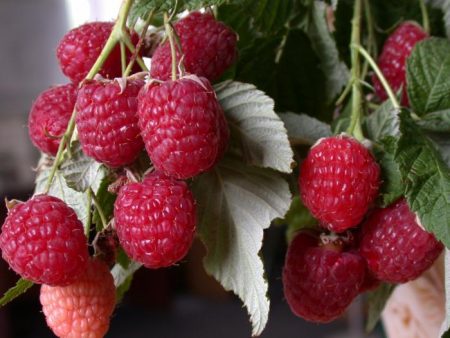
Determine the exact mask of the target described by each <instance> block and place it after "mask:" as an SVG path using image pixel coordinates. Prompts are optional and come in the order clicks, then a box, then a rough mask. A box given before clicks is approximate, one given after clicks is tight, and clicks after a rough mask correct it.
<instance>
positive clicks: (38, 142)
mask: <svg viewBox="0 0 450 338" xmlns="http://www.w3.org/2000/svg"><path fill="white" fill-rule="evenodd" d="M76 99H77V87H76V86H74V85H73V84H66V85H61V86H55V87H51V88H49V89H47V90H46V91H44V92H42V93H41V94H40V95H39V96H38V97H37V99H36V101H34V103H33V106H32V107H31V111H30V116H29V118H28V133H29V135H30V138H31V141H32V142H33V144H34V145H35V146H36V147H37V148H38V149H39V150H40V151H42V152H44V153H46V154H48V155H52V156H55V155H56V153H57V152H58V147H59V141H60V138H61V136H62V135H63V134H64V132H65V131H66V129H67V124H68V123H69V119H70V116H71V115H72V112H73V107H74V106H75V100H76Z"/></svg>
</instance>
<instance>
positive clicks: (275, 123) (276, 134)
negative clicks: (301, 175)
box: [215, 81, 294, 173]
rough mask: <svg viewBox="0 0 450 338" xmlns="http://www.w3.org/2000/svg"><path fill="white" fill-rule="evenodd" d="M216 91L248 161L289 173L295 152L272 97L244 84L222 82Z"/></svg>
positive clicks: (232, 130) (216, 86)
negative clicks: (275, 109) (276, 111)
mask: <svg viewBox="0 0 450 338" xmlns="http://www.w3.org/2000/svg"><path fill="white" fill-rule="evenodd" d="M215 90H216V93H217V98H218V100H219V102H220V104H221V106H222V107H223V109H224V112H225V115H226V117H227V119H228V123H229V126H230V129H231V132H232V133H234V135H235V136H236V137H237V138H238V139H239V142H240V146H241V149H242V152H243V155H244V158H245V160H246V161H247V163H249V164H253V165H255V166H259V167H265V168H273V169H276V170H279V171H281V172H285V173H290V172H292V168H291V165H292V163H293V162H294V160H293V156H294V153H293V152H292V149H291V146H290V144H289V140H288V137H287V131H286V128H285V127H284V124H283V121H281V120H280V118H279V117H278V115H277V114H276V113H275V112H274V103H273V100H272V99H271V98H270V97H268V96H267V95H265V94H264V93H263V92H262V91H260V90H258V89H256V87H255V86H253V85H251V84H247V83H240V82H232V81H225V82H222V83H219V84H217V85H215Z"/></svg>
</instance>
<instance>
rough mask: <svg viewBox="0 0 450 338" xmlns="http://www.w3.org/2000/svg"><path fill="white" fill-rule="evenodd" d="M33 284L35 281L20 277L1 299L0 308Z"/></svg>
mask: <svg viewBox="0 0 450 338" xmlns="http://www.w3.org/2000/svg"><path fill="white" fill-rule="evenodd" d="M32 286H33V282H30V281H29V280H26V279H23V278H20V279H19V280H18V281H17V283H16V285H14V286H13V287H12V288H10V289H9V290H8V291H6V292H5V294H4V295H3V297H2V298H1V299H0V308H1V307H3V306H5V305H6V304H8V303H9V302H11V301H13V300H14V299H16V298H17V297H19V296H20V295H22V294H24V293H25V292H27V291H28V289H29V288H31V287H32Z"/></svg>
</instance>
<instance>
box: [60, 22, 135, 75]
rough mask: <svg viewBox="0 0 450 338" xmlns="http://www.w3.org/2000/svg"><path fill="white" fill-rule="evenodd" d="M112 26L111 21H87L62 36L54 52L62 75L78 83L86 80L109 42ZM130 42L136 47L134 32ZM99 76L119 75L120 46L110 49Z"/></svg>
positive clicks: (128, 55)
mask: <svg viewBox="0 0 450 338" xmlns="http://www.w3.org/2000/svg"><path fill="white" fill-rule="evenodd" d="M113 26H114V23H113V22H89V23H86V24H84V25H81V26H79V27H77V28H74V29H72V30H71V31H69V32H68V33H67V34H66V35H64V37H63V38H62V40H61V41H60V42H59V45H58V48H57V50H56V57H57V59H58V61H59V64H60V66H61V70H62V72H63V73H64V75H66V76H67V77H68V78H70V79H71V80H72V82H74V83H78V82H80V81H81V80H83V79H84V78H85V77H86V75H87V74H88V72H89V70H90V69H91V68H92V66H93V65H94V63H95V61H96V60H97V58H98V56H99V55H100V52H101V51H102V49H103V46H104V45H105V43H106V40H108V37H109V35H110V34H111V31H112V29H113ZM131 40H132V42H133V44H135V45H136V44H137V41H138V40H139V37H138V35H137V34H136V33H134V32H133V33H132V34H131ZM130 58H131V53H130V52H128V51H127V61H129V59H130ZM136 69H137V68H136ZM99 73H100V74H101V75H102V76H103V77H106V78H115V77H119V76H121V74H122V66H121V60H120V46H119V45H117V46H116V47H115V48H114V49H113V50H112V52H111V54H110V55H109V56H108V58H107V59H106V61H105V63H104V65H103V67H102V69H101V70H100V72H99Z"/></svg>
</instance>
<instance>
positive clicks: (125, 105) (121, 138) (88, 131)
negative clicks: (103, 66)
mask: <svg viewBox="0 0 450 338" xmlns="http://www.w3.org/2000/svg"><path fill="white" fill-rule="evenodd" d="M143 85H144V82H143V81H140V80H128V81H127V82H126V86H125V88H121V87H120V85H119V84H118V83H117V82H115V81H90V82H88V83H87V84H86V85H84V86H83V87H82V88H81V89H80V91H79V93H78V98H77V103H76V107H77V116H76V125H77V129H78V136H79V139H80V143H81V146H82V148H83V152H84V153H85V154H86V155H88V156H90V157H92V158H94V159H95V160H97V161H98V162H101V163H104V164H106V165H108V166H110V167H120V166H124V165H127V164H131V163H132V162H133V161H134V160H135V159H136V157H137V156H138V155H139V153H140V152H141V150H142V149H144V143H143V141H142V138H141V135H140V130H139V127H138V117H137V95H138V93H139V90H140V89H141V87H142V86H143Z"/></svg>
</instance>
